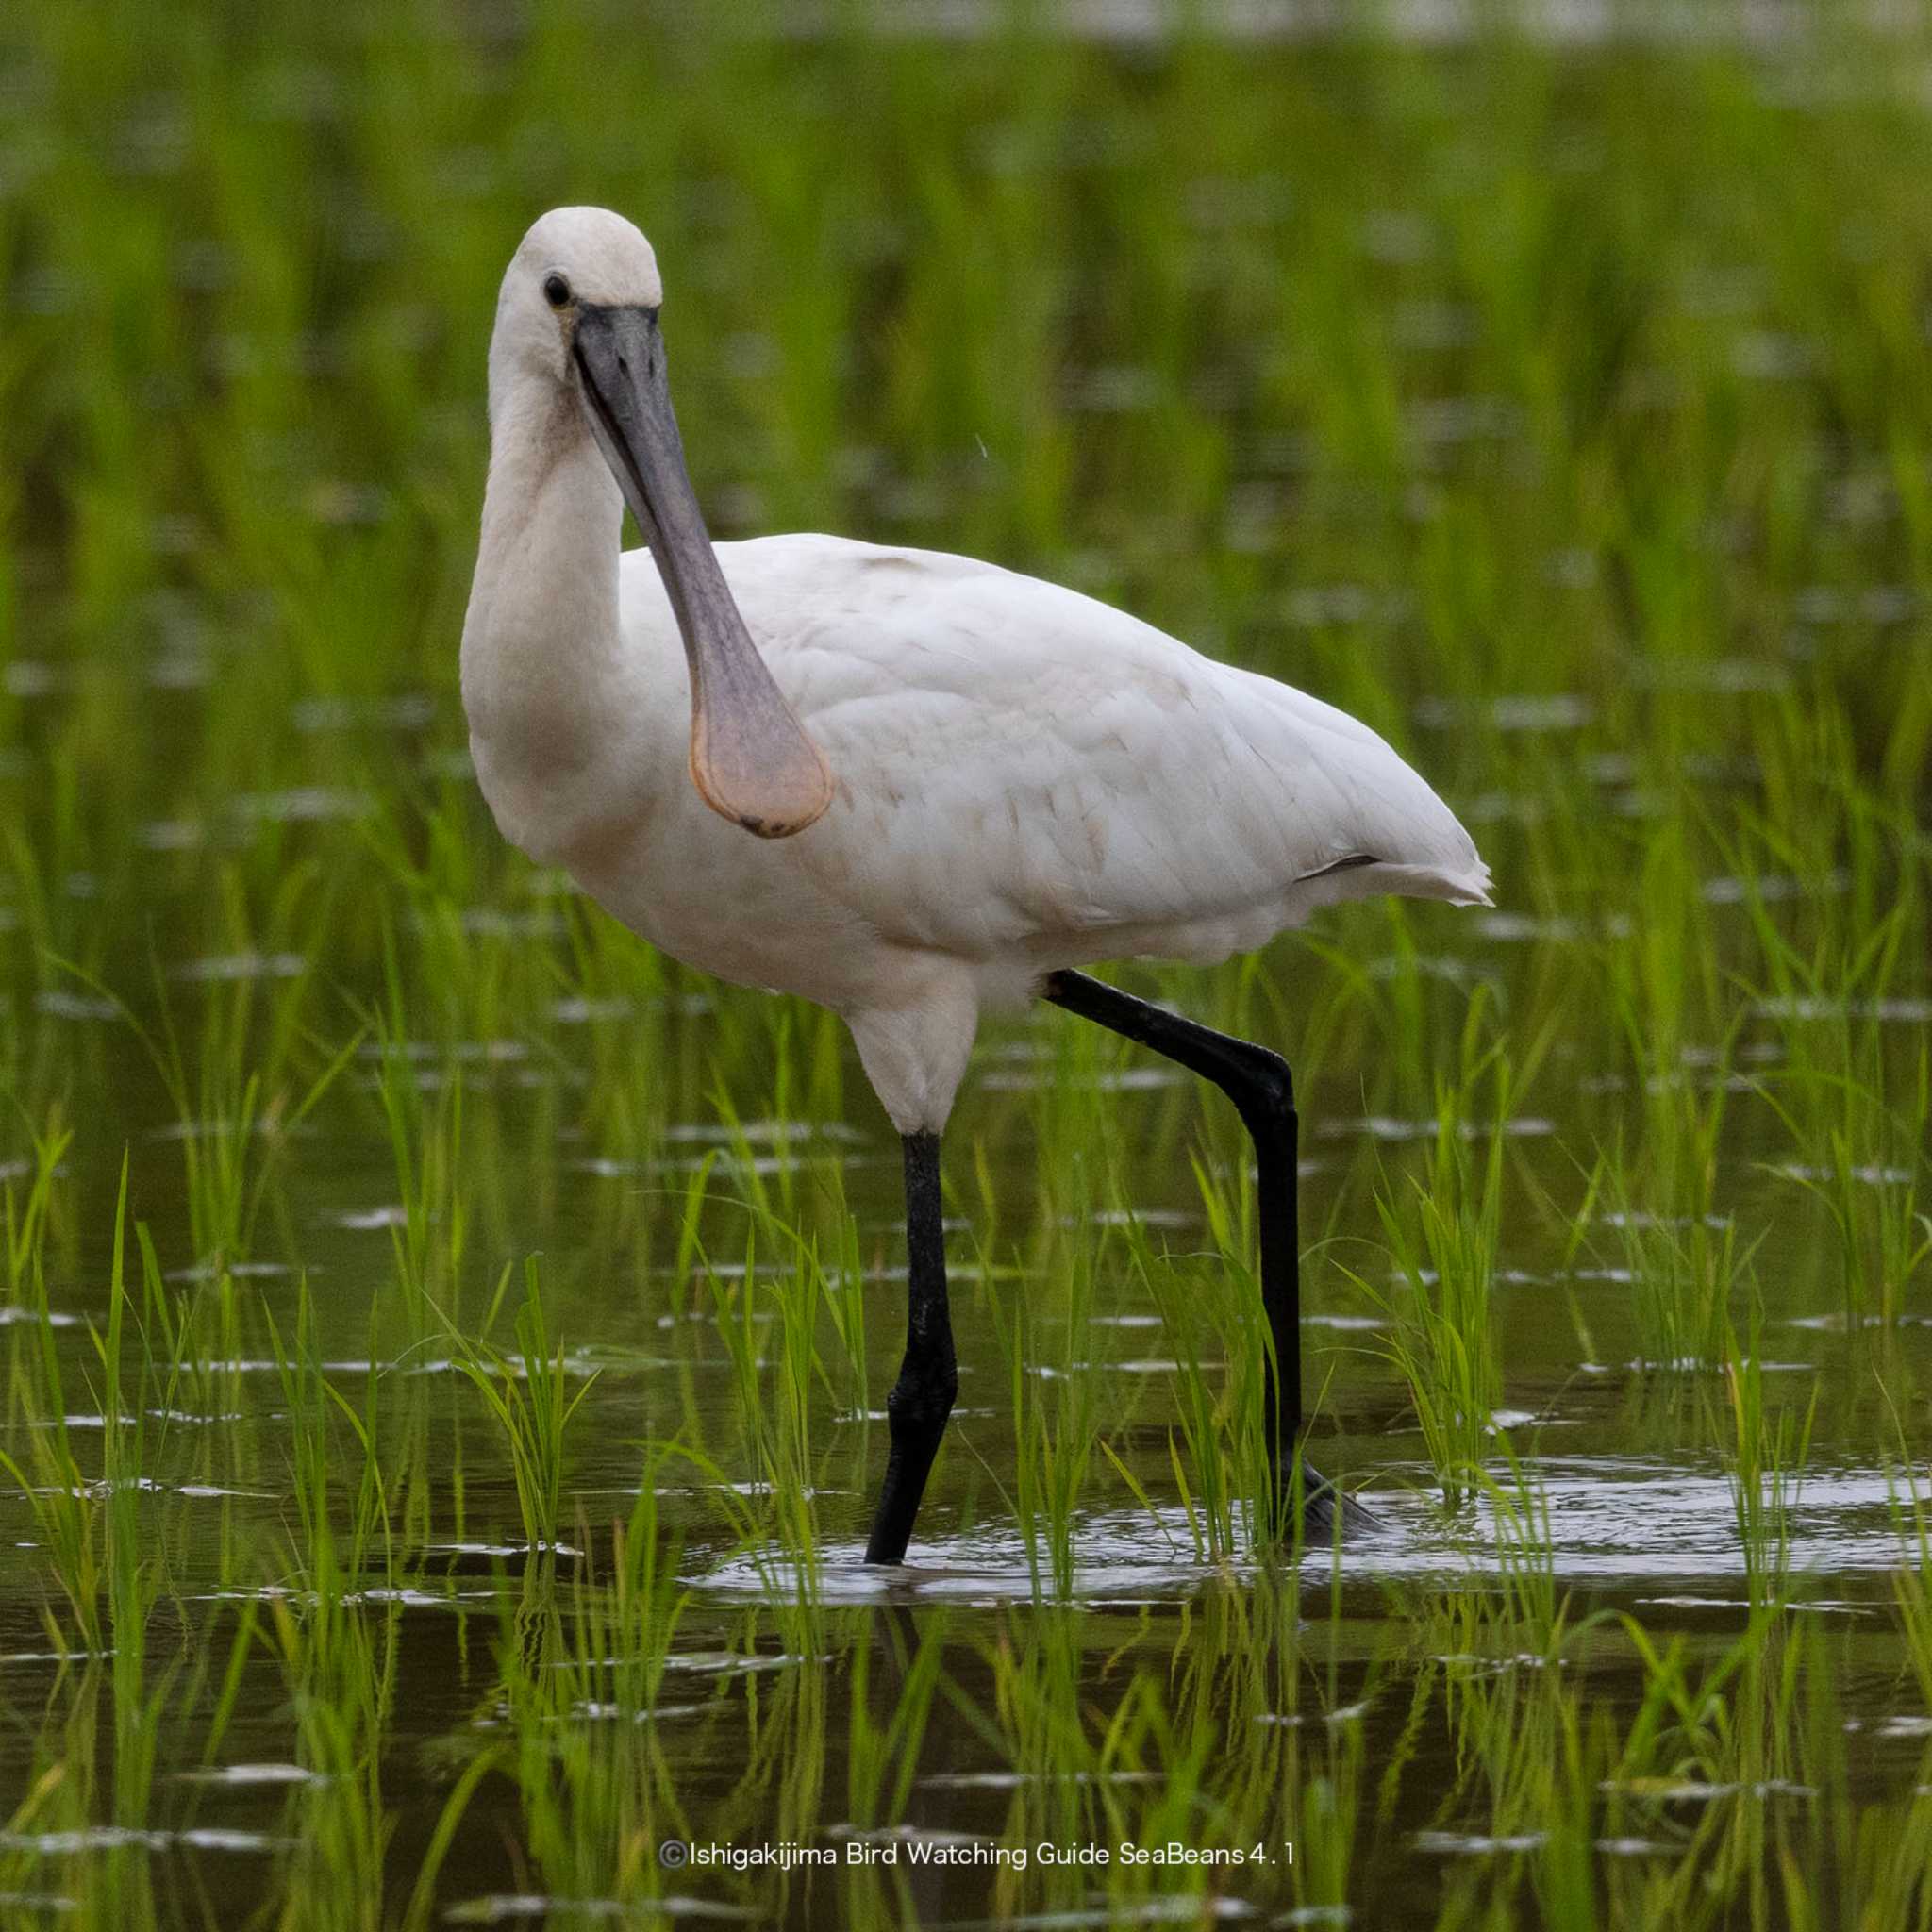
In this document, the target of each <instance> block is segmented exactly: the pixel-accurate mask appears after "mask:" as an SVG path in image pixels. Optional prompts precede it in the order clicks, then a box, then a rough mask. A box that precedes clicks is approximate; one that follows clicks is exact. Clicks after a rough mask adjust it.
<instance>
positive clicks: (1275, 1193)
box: [1041, 973, 1373, 1540]
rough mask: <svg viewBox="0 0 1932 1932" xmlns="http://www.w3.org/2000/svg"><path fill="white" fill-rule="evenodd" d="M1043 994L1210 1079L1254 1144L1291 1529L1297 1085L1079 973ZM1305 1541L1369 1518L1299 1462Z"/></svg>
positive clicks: (1280, 1462)
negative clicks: (1338, 1518)
mask: <svg viewBox="0 0 1932 1932" xmlns="http://www.w3.org/2000/svg"><path fill="white" fill-rule="evenodd" d="M1041 998H1043V999H1048V1000H1051V1001H1052V1002H1053V1003H1054V1005H1055V1006H1057V1007H1064V1008H1066V1009H1067V1011H1068V1012H1070V1013H1078V1014H1079V1015H1080V1016H1081V1018H1082V1019H1086V1020H1092V1021H1095V1022H1096V1023H1097V1024H1100V1025H1102V1026H1106V1027H1108V1028H1110V1029H1111V1030H1112V1031H1113V1032H1115V1033H1120V1034H1124V1035H1125V1037H1126V1038H1127V1039H1129V1040H1132V1041H1139V1042H1140V1044H1141V1045H1142V1046H1151V1047H1152V1048H1153V1049H1154V1051H1155V1052H1156V1053H1158V1054H1162V1055H1164V1056H1165V1057H1166V1058H1168V1059H1171V1060H1174V1061H1175V1062H1176V1063H1177V1064H1178V1065H1180V1066H1183V1067H1186V1068H1187V1069H1188V1070H1189V1072H1190V1073H1194V1074H1200V1075H1201V1076H1202V1077H1203V1078H1204V1079H1208V1080H1211V1081H1213V1082H1214V1084H1215V1085H1216V1086H1217V1087H1219V1088H1220V1089H1221V1091H1223V1092H1224V1093H1225V1094H1226V1095H1227V1097H1228V1098H1229V1099H1230V1100H1231V1101H1233V1102H1234V1104H1235V1108H1236V1109H1237V1111H1239V1113H1240V1114H1241V1124H1243V1125H1244V1126H1245V1127H1246V1128H1247V1130H1248V1134H1249V1138H1250V1139H1252V1140H1253V1141H1254V1143H1255V1158H1256V1183H1255V1185H1256V1198H1257V1207H1258V1209H1259V1214H1260V1222H1261V1307H1262V1312H1263V1313H1264V1314H1265V1315H1266V1316H1267V1320H1268V1332H1269V1334H1270V1336H1271V1338H1272V1339H1273V1341H1274V1357H1273V1359H1272V1361H1271V1362H1270V1364H1269V1368H1268V1379H1267V1384H1266V1389H1265V1392H1264V1395H1263V1403H1264V1407H1263V1411H1262V1427H1263V1430H1264V1432H1265V1435H1264V1440H1265V1441H1266V1444H1267V1453H1268V1469H1269V1480H1270V1485H1271V1503H1272V1507H1273V1511H1274V1519H1275V1526H1276V1529H1277V1531H1278V1532H1285V1531H1288V1530H1290V1529H1291V1528H1292V1526H1293V1524H1292V1514H1291V1511H1292V1507H1293V1492H1292V1490H1291V1479H1292V1474H1293V1470H1294V1449H1295V1443H1296V1441H1298V1440H1299V1438H1300V1436H1301V1428H1302V1329H1301V1240H1300V1231H1299V1227H1298V1224H1297V1206H1296V1194H1297V1185H1296V1174H1295V1136H1296V1131H1297V1122H1296V1118H1295V1110H1294V1085H1293V1082H1292V1080H1291V1077H1290V1075H1289V1071H1288V1062H1287V1061H1286V1060H1285V1059H1283V1058H1281V1056H1280V1055H1279V1054H1278V1053H1274V1052H1271V1051H1270V1050H1269V1049H1268V1048H1267V1047H1265V1046H1257V1045H1255V1044H1254V1043H1253V1042H1252V1041H1245V1040H1234V1039H1231V1038H1229V1036H1228V1035H1226V1034H1225V1033H1216V1032H1215V1031H1214V1030H1213V1029H1212V1028H1211V1027H1208V1026H1203V1025H1200V1024H1197V1023H1196V1022H1194V1021H1192V1020H1183V1019H1182V1018H1180V1016H1179V1015H1178V1014H1175V1013H1169V1012H1164V1011H1162V1009H1161V1008H1158V1007H1156V1006H1151V1005H1149V1004H1148V1002H1147V1001H1145V1000H1140V999H1136V998H1135V997H1134V996H1133V995H1132V994H1131V993H1124V992H1122V991H1120V990H1119V988H1117V987H1111V986H1107V985H1104V984H1103V983H1102V982H1101V981H1099V980H1097V979H1090V978H1088V976H1087V975H1086V974H1084V973H1052V974H1048V975H1047V977H1046V979H1045V981H1044V983H1043V984H1042V985H1041ZM1301 1476H1302V1498H1303V1506H1302V1507H1303V1518H1302V1525H1303V1534H1304V1536H1305V1537H1307V1538H1308V1539H1310V1540H1316V1539H1320V1538H1323V1537H1325V1536H1327V1535H1329V1534H1330V1533H1331V1532H1332V1530H1333V1526H1334V1520H1335V1510H1336V1508H1337V1507H1340V1508H1341V1511H1342V1513H1343V1520H1344V1522H1348V1521H1372V1520H1373V1519H1372V1518H1370V1516H1369V1512H1368V1511H1367V1510H1366V1509H1364V1508H1363V1507H1361V1505H1360V1504H1358V1503H1356V1502H1354V1501H1352V1500H1351V1499H1349V1498H1348V1497H1346V1496H1344V1495H1342V1493H1341V1491H1339V1490H1337V1489H1336V1488H1335V1486H1334V1485H1333V1484H1332V1483H1330V1482H1328V1481H1327V1480H1326V1479H1325V1478H1324V1477H1323V1476H1321V1475H1318V1474H1316V1473H1315V1471H1314V1470H1313V1469H1311V1468H1309V1466H1308V1465H1307V1463H1306V1462H1304V1463H1303V1464H1302V1465H1301Z"/></svg>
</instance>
